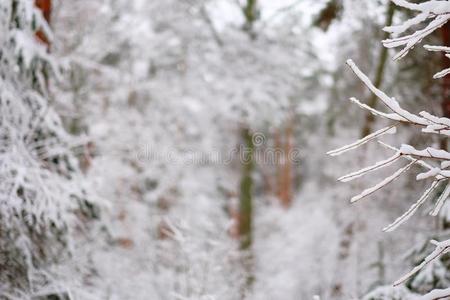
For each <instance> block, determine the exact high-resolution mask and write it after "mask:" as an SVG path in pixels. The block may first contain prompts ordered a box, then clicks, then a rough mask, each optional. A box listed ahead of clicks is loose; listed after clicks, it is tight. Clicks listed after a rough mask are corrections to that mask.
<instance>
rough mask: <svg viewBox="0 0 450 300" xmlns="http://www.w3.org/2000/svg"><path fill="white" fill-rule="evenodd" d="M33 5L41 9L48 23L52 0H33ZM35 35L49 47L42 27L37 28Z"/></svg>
mask: <svg viewBox="0 0 450 300" xmlns="http://www.w3.org/2000/svg"><path fill="white" fill-rule="evenodd" d="M35 5H36V7H37V8H39V9H40V10H41V11H42V15H43V16H44V19H45V20H46V21H47V23H48V24H49V25H50V21H51V15H52V0H35ZM36 37H37V38H38V39H39V40H40V41H41V42H43V43H44V44H46V45H47V48H50V41H49V40H48V38H47V36H46V35H45V34H44V32H43V31H42V29H39V28H38V31H37V32H36Z"/></svg>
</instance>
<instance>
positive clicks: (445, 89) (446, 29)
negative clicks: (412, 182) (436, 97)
mask: <svg viewBox="0 0 450 300" xmlns="http://www.w3.org/2000/svg"><path fill="white" fill-rule="evenodd" d="M441 36H442V43H443V45H444V46H447V47H450V24H449V23H447V24H445V25H444V26H442V28H441ZM447 68H450V59H449V58H448V57H446V56H445V54H443V55H442V69H447ZM441 101H442V102H441V107H442V115H443V116H444V117H446V118H450V75H447V76H445V77H444V78H442V100H441ZM441 148H442V149H444V150H447V149H448V145H447V139H446V138H444V139H442V140H441Z"/></svg>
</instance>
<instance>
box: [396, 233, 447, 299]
mask: <svg viewBox="0 0 450 300" xmlns="http://www.w3.org/2000/svg"><path fill="white" fill-rule="evenodd" d="M431 243H433V244H434V245H435V246H436V248H435V249H434V251H433V252H432V253H431V254H429V255H428V256H427V257H426V258H425V259H424V260H423V262H422V263H421V264H420V265H418V266H416V267H415V268H414V269H412V270H411V271H409V272H408V273H406V274H405V275H403V276H402V277H401V278H400V279H399V280H397V281H396V282H395V283H394V286H398V285H400V284H402V283H404V282H405V281H407V280H408V279H409V278H411V277H412V276H414V274H416V273H417V272H419V271H420V270H422V269H423V268H424V267H425V266H426V265H428V264H429V263H430V262H432V261H433V260H435V259H437V258H439V257H440V256H442V255H444V254H446V253H448V252H450V240H446V241H443V242H437V241H431ZM424 299H436V298H424Z"/></svg>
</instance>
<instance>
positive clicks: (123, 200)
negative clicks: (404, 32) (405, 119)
mask: <svg viewBox="0 0 450 300" xmlns="http://www.w3.org/2000/svg"><path fill="white" fill-rule="evenodd" d="M2 2H4V3H2V4H0V8H4V10H3V12H2V13H1V14H2V15H1V17H0V18H1V19H2V24H3V25H2V26H3V27H2V32H3V33H5V35H4V36H5V37H7V36H8V35H7V34H10V33H11V32H15V34H16V35H14V36H15V40H14V41H15V42H13V43H12V44H10V42H9V40H8V39H5V38H3V39H2V41H1V42H2V46H1V49H2V51H3V52H0V58H2V62H1V65H2V68H3V70H4V71H2V74H3V79H2V80H3V81H2V85H0V87H1V88H2V89H3V91H10V90H11V91H16V90H18V91H19V92H18V94H20V95H25V93H24V91H34V93H37V94H39V95H40V96H39V97H40V98H39V99H44V100H42V101H43V102H42V101H41V102H42V103H46V104H45V105H41V104H42V103H41V102H39V103H41V104H39V105H34V104H33V105H30V104H29V102H30V101H31V100H23V101H24V102H23V103H26V104H24V106H23V107H26V109H24V108H23V107H22V108H14V110H11V111H12V112H11V111H10V110H7V109H6V108H5V107H10V106H11V104H10V103H9V102H7V100H5V99H7V97H8V95H6V94H5V93H6V92H4V94H5V95H3V94H2V95H3V96H2V102H1V103H0V106H1V107H2V115H3V117H2V118H3V119H2V120H3V121H2V122H3V123H2V126H5V127H4V130H5V132H10V131H8V130H9V129H8V130H6V125H5V124H8V123H7V122H8V118H9V117H7V115H8V116H10V115H11V116H12V115H15V116H18V115H20V114H23V115H24V116H26V115H27V114H26V113H25V112H26V111H31V112H32V113H31V114H30V116H31V117H29V119H30V120H31V121H30V124H34V123H33V122H32V121H33V120H34V119H36V120H41V119H42V120H44V119H45V120H47V119H46V118H47V114H48V111H49V110H50V111H51V115H52V116H53V117H52V118H54V119H49V120H48V124H47V123H46V122H47V121H42V122H41V121H37V123H36V124H38V125H37V126H36V127H34V129H36V128H39V130H34V131H33V134H32V135H30V136H31V140H32V141H33V143H34V144H33V145H34V146H33V147H34V148H33V149H34V150H33V151H37V152H33V153H37V156H36V157H37V158H36V159H35V160H34V161H38V162H40V163H38V164H36V165H34V164H31V165H27V164H25V165H24V166H25V167H22V168H18V167H17V170H19V171H20V170H24V173H23V174H28V175H23V178H25V179H24V180H23V182H22V183H20V184H16V185H14V184H12V186H15V190H14V191H16V192H15V194H14V195H16V194H17V195H16V198H17V201H18V202H17V203H25V204H26V205H25V204H23V205H25V206H27V205H28V206H27V207H28V208H26V209H29V210H27V211H26V212H25V213H24V212H23V210H26V209H25V208H22V206H19V207H20V208H19V209H15V210H11V212H10V213H8V214H6V212H9V208H5V214H2V217H1V218H0V223H1V225H0V239H1V240H2V242H0V249H3V253H4V254H3V255H1V254H0V279H1V281H2V283H0V298H1V299H3V298H2V297H4V299H118V300H125V299H135V300H138V299H150V300H159V299H162V300H165V299H182V300H184V299H191V300H197V299H201V300H203V299H204V300H207V299H208V300H210V299H211V300H212V299H224V300H225V299H230V300H236V299H255V300H256V299H261V300H263V299H264V300H265V299H283V300H290V299H292V300H294V299H295V300H297V299H302V300H303V299H313V297H314V296H315V295H317V296H320V297H321V298H320V299H322V300H324V299H325V300H327V299H345V300H348V299H363V297H364V296H365V295H368V294H369V293H371V294H369V295H368V296H366V297H365V298H364V299H368V300H370V299H373V300H376V299H380V300H383V299H410V298H407V297H409V296H408V295H413V294H415V293H424V292H428V291H430V290H432V289H433V288H440V287H447V286H448V285H449V284H450V275H449V274H448V272H447V270H448V267H449V265H448V263H449V262H447V259H446V258H445V256H444V258H443V259H441V260H438V261H437V262H436V263H433V264H431V265H430V266H429V267H428V268H426V269H425V270H424V271H423V272H422V273H419V274H418V275H417V276H415V277H414V278H412V279H411V280H409V281H408V282H407V283H406V284H405V285H404V286H401V287H398V288H395V289H393V288H390V287H385V288H383V286H391V284H392V282H393V281H394V280H395V279H397V278H398V277H399V276H400V275H402V274H403V273H405V272H406V271H408V270H409V269H410V268H411V267H412V266H414V265H415V264H416V263H417V262H420V260H421V259H423V257H424V256H425V255H426V254H427V253H428V252H429V251H430V248H429V247H428V244H427V243H428V240H430V239H432V238H437V237H436V234H438V235H439V236H443V235H446V234H447V229H448V226H449V224H450V214H449V213H450V210H449V209H448V208H447V207H444V209H443V210H442V212H441V215H440V216H439V217H437V218H431V217H429V216H426V213H427V212H428V211H427V210H426V209H425V210H424V211H423V213H419V214H418V215H416V216H414V217H413V218H412V219H411V220H410V221H409V222H408V223H407V224H405V225H404V226H402V227H400V228H399V229H398V230H397V231H395V232H393V233H383V232H382V228H383V227H384V226H386V225H387V224H389V223H391V222H392V221H393V220H395V219H396V217H397V216H398V215H400V214H402V213H403V212H404V211H405V210H407V209H408V207H409V206H410V205H411V204H412V203H414V202H415V201H416V200H417V196H418V195H420V194H419V193H420V191H422V190H423V189H424V187H425V185H424V184H425V183H424V182H416V181H415V174H414V172H411V173H407V175H405V176H403V177H402V178H400V179H398V180H396V181H395V182H394V183H393V184H391V185H390V186H389V187H387V188H386V189H383V190H381V191H379V192H377V193H376V194H374V195H372V196H371V197H370V198H368V199H366V200H364V201H361V203H357V204H355V205H352V206H351V205H350V202H349V199H350V198H351V197H352V196H354V195H356V194H358V193H359V192H360V191H361V190H363V189H365V188H366V187H369V186H372V185H373V184H375V183H377V182H379V181H380V180H381V179H382V178H384V177H383V176H386V175H389V174H390V173H392V169H391V172H389V170H386V171H385V170H383V171H380V172H379V173H377V174H375V175H373V176H371V177H368V178H366V177H362V178H360V179H359V180H357V181H355V182H352V183H347V184H345V183H338V182H337V181H336V179H337V178H338V177H340V176H342V175H344V174H346V173H349V172H351V171H354V170H357V169H359V168H362V167H364V166H367V165H370V164H373V163H375V162H377V161H379V160H382V159H384V158H386V157H388V156H390V155H392V151H391V150H389V149H386V148H384V147H382V146H380V145H379V144H378V143H376V142H373V143H369V144H367V145H365V146H364V147H363V148H362V149H359V150H358V151H356V152H353V153H350V154H346V155H343V156H339V157H337V158H336V157H330V156H327V155H326V152H328V151H329V150H331V149H334V148H338V147H340V146H342V145H345V144H348V143H350V142H352V141H354V140H357V139H359V138H361V137H363V136H364V135H367V134H368V133H370V132H373V131H375V130H378V129H380V128H383V127H385V126H387V124H388V123H387V122H386V121H384V120H383V119H379V118H377V119H375V118H374V117H373V116H372V115H370V114H367V112H366V111H364V110H361V109H360V108H359V107H358V106H356V105H352V104H351V102H350V101H348V99H349V98H350V97H356V98H358V99H360V100H361V101H362V102H364V103H367V104H370V105H372V106H375V107H377V105H378V103H377V99H376V98H375V97H373V96H372V95H371V94H370V92H369V91H368V90H367V89H366V88H365V87H364V86H363V85H362V84H361V82H360V81H359V80H358V79H357V78H356V76H355V75H354V74H353V73H352V72H351V70H350V69H349V68H348V67H347V66H346V65H345V61H346V60H347V59H348V58H352V59H353V60H354V61H355V62H356V63H357V64H358V65H359V67H360V68H361V69H362V70H363V71H364V72H365V73H366V74H367V75H368V76H369V78H371V79H372V80H373V82H374V84H375V85H376V86H377V87H379V88H381V89H383V90H384V91H385V92H386V93H387V94H389V95H392V96H394V97H396V99H397V100H398V101H399V102H400V103H401V104H402V106H403V107H405V108H407V109H409V110H410V111H412V112H419V111H422V110H427V111H429V112H431V113H434V114H436V115H438V116H449V114H450V105H449V103H450V98H449V97H450V93H449V92H448V91H449V85H448V79H446V78H444V79H442V80H433V79H432V77H433V74H434V73H436V72H438V71H439V70H441V69H442V68H446V67H448V63H449V62H447V61H446V60H444V59H443V57H442V55H441V54H439V53H431V54H427V55H425V50H423V49H421V48H417V49H415V50H414V51H412V52H411V53H410V54H409V56H407V57H406V58H404V59H403V60H402V61H401V62H394V61H392V59H391V58H392V56H393V55H394V54H395V53H396V51H397V50H387V49H386V48H384V47H383V46H382V44H381V40H383V39H385V38H387V37H388V35H387V34H386V33H385V32H384V31H383V30H382V28H383V27H385V26H388V25H391V24H398V23H400V22H402V21H404V20H406V19H408V18H410V17H411V16H412V15H411V12H409V11H406V10H404V9H401V8H397V7H396V6H395V5H394V4H392V3H391V2H389V1H387V0H366V1H360V0H280V1H271V0H164V1H162V0H159V1H158V0H150V1H146V0H132V1H130V0H77V1H62V0H52V1H51V0H36V1H31V0H30V1H25V0H10V1H6V0H4V1H2ZM416 2H417V1H416ZM419 2H420V1H419ZM30 14H31V15H30ZM33 14H35V15H33ZM30 16H34V17H30ZM36 24H37V25H36ZM39 24H40V25H39ZM45 24H47V25H45ZM27 26H28V27H27ZM20 31H23V32H25V33H28V34H30V33H31V34H32V35H35V40H36V41H34V42H33V43H34V44H32V43H31V42H30V43H29V42H24V39H22V38H18V37H19V35H17V32H20ZM20 41H22V42H23V43H22V44H21V43H20ZM426 42H427V43H428V44H442V45H446V46H450V27H449V26H447V25H445V26H444V27H442V28H441V29H440V30H438V31H436V32H435V33H433V34H432V35H431V36H430V37H428V40H427V41H426ZM36 44H38V46H36ZM18 45H19V46H20V47H22V48H20V49H21V51H22V52H20V51H15V50H14V49H17V47H18ZM8 47H9V48H8ZM8 49H9V50H8ZM27 49H28V50H27ZM8 51H9V52H8ZM2 53H3V57H2ZM8 53H10V55H9V56H7V54H8ZM5 57H6V58H5ZM8 57H9V58H8ZM7 59H9V60H7ZM8 62H9V65H8ZM11 62H13V65H14V64H17V65H18V66H19V68H16V69H14V68H12V67H11ZM39 62H41V63H39ZM5 74H6V75H5ZM10 74H16V75H10ZM5 78H6V79H5ZM8 78H10V79H8ZM11 78H12V79H11ZM8 80H9V81H8ZM8 82H12V83H11V84H9V83H8ZM446 83H447V84H446ZM8 89H9V90H8ZM11 93H12V92H11ZM14 95H15V94H14ZM5 97H6V98H5ZM16 98H17V97H16ZM16 98H14V97H13V98H12V99H16ZM24 99H28V98H26V97H25V98H24ZM27 101H28V102H27ZM16 103H17V102H16ZM20 103H22V102H20ZM27 103H28V104H27ZM14 105H15V104H14ZM42 107H45V109H44V108H42ZM379 108H380V109H382V108H381V105H380V106H379ZM20 116H21V115H20ZM27 120H28V119H27ZM55 120H56V121H55ZM17 124H22V123H20V122H19V123H17ZM44 124H47V125H45V126H44ZM41 127H42V128H47V129H46V130H44V129H42V128H41ZM8 128H9V127H8ZM11 128H13V127H11ZM27 128H28V127H27ZM31 128H32V129H33V126H31ZM23 130H25V131H27V130H30V129H29V128H28V129H23ZM419 133H420V131H419V130H414V129H413V128H408V127H406V128H402V129H400V130H399V132H398V135H396V136H395V137H394V136H385V137H383V140H385V141H388V142H390V143H391V144H393V145H396V146H400V144H401V143H402V142H404V143H409V144H412V145H416V146H417V147H419V148H421V147H422V146H425V145H430V144H431V145H433V144H436V145H441V146H443V147H446V142H447V141H446V140H439V139H438V138H437V137H435V136H432V135H430V136H426V137H424V136H421V135H419ZM8 139H9V138H8ZM400 140H401V141H402V142H400ZM5 141H6V139H5ZM5 143H6V142H5ZM5 145H6V144H5ZM27 145H28V144H27ZM5 147H6V146H5ZM8 147H9V146H8ZM11 147H12V146H11ZM27 147H28V146H27ZM8 149H16V150H11V151H12V152H8V153H13V154H11V155H12V156H11V157H9V158H8V159H9V160H8V161H16V160H17V159H19V158H21V157H27V156H25V154H24V155H23V156H21V155H22V154H21V152H20V149H21V148H20V147H18V146H17V147H16V148H14V147H12V148H8ZM17 149H19V150H17ZM7 151H10V150H7ZM14 151H19V152H14ZM5 153H6V152H5ZM17 153H19V154H17ZM2 159H5V160H6V158H5V156H2ZM24 159H25V158H24ZM21 161H26V160H21ZM42 162H43V163H42ZM17 164H18V165H20V164H21V163H17ZM5 165H6V163H2V168H3V170H5V168H6V167H4V166H5ZM31 168H35V169H33V170H42V169H45V170H46V172H48V171H49V170H50V171H51V172H52V174H54V175H52V176H56V177H50V175H48V174H47V173H45V174H47V175H45V176H44V175H42V176H43V177H42V176H41V175H39V176H41V177H42V178H44V179H45V180H47V179H48V178H52V179H51V180H52V181H51V182H50V181H49V183H46V182H47V181H45V180H44V181H39V180H41V179H40V178H41V177H32V178H31V179H27V178H28V177H26V176H31V174H35V173H32V171H31V170H32V169H31ZM12 169H13V168H12V167H11V170H12ZM8 170H10V169H8ZM19 171H15V172H13V171H11V172H12V173H8V174H9V175H8V176H6V175H2V176H6V177H7V178H10V179H11V178H13V179H14V178H15V179H14V180H16V179H17V178H18V174H19V175H20V174H22V173H21V172H19ZM8 172H9V171H8ZM33 172H34V171H33ZM11 174H12V175H11ZM36 174H37V173H36ZM39 174H41V173H39ZM55 174H56V175H55ZM33 176H34V175H33ZM6 177H5V178H6ZM33 178H34V179H33ZM36 178H37V179H36ZM38 179H39V180H38ZM3 180H7V179H3ZM14 180H13V181H14ZM33 180H36V181H33ZM49 180H50V179H49ZM4 182H6V181H4ZM15 182H16V181H15ZM30 182H31V183H33V182H34V183H36V185H37V186H40V188H42V187H48V189H47V190H46V189H45V188H42V191H41V190H39V189H38V190H36V191H34V190H32V189H31V188H30V189H31V190H32V192H29V193H27V184H30ZM5 184H6V183H5ZM52 187H54V189H52ZM7 190H8V191H9V185H8V189H6V187H5V186H4V189H2V190H1V191H2V193H3V194H6V193H7V192H6V191H7ZM41 192H42V195H45V197H44V196H42V197H43V198H42V200H39V195H41V194H40V193H41ZM48 195H52V196H48ZM30 199H31V200H30ZM61 199H70V201H69V200H67V201H66V200H64V201H63V202H64V204H57V203H60V202H58V201H62V200H61ZM27 201H28V202H27ZM66 202H67V203H66ZM5 203H6V202H5ZM8 203H13V202H11V201H9V202H7V204H6V206H5V207H8V205H12V204H8ZM14 203H16V202H14ZM27 203H28V204H27ZM42 203H45V204H42ZM2 205H3V204H2ZM18 205H19V204H18ZM20 205H22V204H20ZM43 205H44V206H45V205H47V206H48V207H47V206H45V207H43V208H42V206H43ZM55 207H57V209H55ZM449 208H450V207H449ZM46 214H49V215H51V216H50V217H48V218H47V217H46ZM11 220H15V221H11ZM55 220H56V221H55ZM11 224H13V225H11ZM2 273H3V274H2ZM373 291H375V292H373Z"/></svg>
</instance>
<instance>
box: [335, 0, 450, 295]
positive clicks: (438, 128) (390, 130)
mask: <svg viewBox="0 0 450 300" xmlns="http://www.w3.org/2000/svg"><path fill="white" fill-rule="evenodd" d="M392 1H393V2H394V3H395V4H396V5H398V6H401V7H403V8H406V9H409V10H411V11H414V12H416V13H418V14H417V15H416V16H415V17H413V18H411V19H409V20H407V21H405V22H404V23H403V24H401V25H397V26H390V27H386V28H385V30H386V31H388V32H390V33H392V34H393V36H394V37H393V38H391V39H387V40H384V41H383V44H384V46H385V47H388V48H395V47H403V49H402V50H401V51H400V52H399V53H398V54H397V55H396V56H395V59H401V58H403V57H404V56H405V55H407V54H408V52H409V51H410V50H411V49H412V48H413V47H414V46H416V45H417V44H418V43H420V42H421V41H422V39H424V38H425V37H427V36H428V35H430V34H431V33H432V32H434V31H435V30H436V29H438V28H440V27H441V26H443V25H444V24H446V23H447V21H448V20H449V19H450V2H449V1H426V2H424V3H420V4H415V3H410V2H408V1H404V0H392ZM422 22H427V25H426V26H425V27H424V28H423V29H416V28H417V27H418V26H419V25H420V24H421V23H422ZM412 27H414V28H415V29H416V30H415V31H414V32H413V33H412V34H408V35H404V36H401V34H403V33H404V32H405V31H407V30H409V29H411V28H412ZM425 49H427V50H429V51H444V52H445V53H449V52H450V49H449V48H448V47H441V46H428V45H426V46H425ZM446 56H447V57H449V56H448V54H447V55H446ZM347 64H348V65H349V66H350V68H351V69H352V71H353V72H354V73H355V74H356V75H357V77H358V78H359V79H360V80H361V81H362V82H363V83H364V84H365V85H366V86H367V88H368V89H369V90H370V91H371V92H372V93H374V94H375V95H376V96H377V97H378V99H379V100H380V101H381V102H382V103H383V104H384V105H385V106H386V107H387V108H388V110H389V111H390V112H389V113H386V112H383V111H381V110H378V109H376V108H374V107H370V106H368V105H366V104H364V103H362V102H360V101H359V100H358V99H356V98H351V101H352V102H353V103H355V104H357V105H358V106H360V107H361V108H363V109H365V110H368V111H370V112H371V113H372V114H374V115H376V116H379V117H381V118H384V119H387V120H389V121H391V123H392V124H390V125H389V126H387V127H385V128H382V129H379V130H377V131H375V132H374V133H372V134H369V135H368V136H366V137H364V138H363V139H361V140H358V141H356V142H355V143H352V144H350V145H347V146H344V147H342V148H340V149H337V150H334V151H330V152H329V154H330V155H332V156H335V155H339V154H342V153H344V152H347V151H349V150H352V149H355V148H358V147H359V146H361V145H364V144H365V143H367V142H369V141H372V140H375V139H377V138H378V137H380V136H382V135H385V134H394V133H395V132H396V127H397V126H399V125H401V124H410V125H415V126H418V127H421V128H422V133H424V134H429V133H432V134H437V135H440V136H442V137H443V138H445V139H447V138H448V136H450V130H449V129H450V119H448V118H441V117H438V116H435V115H432V114H430V113H428V112H425V111H423V112H420V113H419V114H415V113H411V112H409V111H407V110H405V109H403V108H402V107H401V106H400V103H399V102H397V100H396V99H395V98H393V97H390V96H388V95H387V94H386V93H384V92H383V91H381V90H380V89H378V88H377V87H376V86H375V85H374V84H373V83H372V82H371V81H370V79H369V78H368V77H367V76H366V75H365V74H364V73H363V72H362V71H361V70H360V69H359V68H358V66H357V65H356V64H355V63H354V62H353V61H352V60H349V61H348V62H347ZM449 73H450V70H448V69H445V70H443V71H441V72H439V73H437V74H436V75H435V76H434V78H441V77H444V76H446V75H447V74H449ZM380 143H381V144H382V145H383V146H384V147H386V148H388V149H391V150H392V151H393V153H394V154H393V155H392V156H391V157H389V158H387V159H385V160H383V161H380V162H377V163H375V164H374V165H371V166H368V167H366V168H363V169H361V170H358V171H355V172H353V173H350V174H348V175H345V176H342V177H341V178H340V179H339V180H340V181H343V182H348V181H351V180H353V179H356V178H359V177H361V176H363V175H366V174H368V173H371V172H373V171H376V170H379V169H381V168H385V167H388V166H391V165H393V164H394V163H396V162H398V161H400V160H402V159H404V160H406V161H407V163H406V164H404V165H403V166H402V167H401V168H399V169H397V170H396V171H395V172H394V173H392V175H390V176H388V177H386V178H384V179H383V180H381V181H380V182H379V183H378V184H376V185H374V186H373V187H371V188H368V189H366V190H364V191H363V192H361V193H360V194H358V195H356V196H354V197H353V198H352V199H351V201H352V202H356V201H359V200H361V199H363V198H365V197H367V196H369V195H371V194H373V193H375V192H376V191H378V190H380V189H381V188H383V187H384V186H386V185H387V184H389V183H391V182H393V181H394V180H396V179H397V178H398V177H400V176H401V175H402V174H404V173H405V172H406V171H408V170H409V169H411V168H412V166H413V165H418V166H420V167H421V168H423V169H424V172H422V173H420V174H418V175H417V180H430V181H431V183H430V185H429V187H428V188H427V189H426V190H425V191H424V193H423V194H422V195H421V196H420V197H419V199H418V200H417V201H416V202H415V203H414V204H413V205H412V206H411V207H410V208H409V209H408V210H407V211H406V212H405V213H404V214H403V215H401V216H400V217H398V218H397V219H396V220H395V221H394V222H393V223H392V224H390V225H388V226H386V227H385V228H384V231H386V232H390V231H393V230H395V229H397V228H398V227H399V226H400V225H401V224H403V223H404V222H405V221H407V220H408V219H409V218H410V217H411V216H412V215H413V214H414V213H415V212H416V211H417V210H418V209H419V208H420V207H421V206H422V205H423V204H424V203H425V202H426V201H427V200H428V199H430V198H431V196H432V195H433V194H435V193H437V192H438V188H440V187H443V189H442V192H441V193H440V194H439V195H438V197H437V200H436V203H435V206H434V208H433V209H432V210H431V212H430V215H432V216H437V215H438V213H439V211H440V210H441V208H442V207H443V206H444V204H445V201H446V200H447V198H448V196H449V195H450V183H449V178H450V171H449V170H448V168H449V166H450V162H449V161H450V153H449V152H447V151H446V150H444V149H437V148H433V147H427V148H426V149H423V150H420V149H416V148H415V147H413V146H411V145H405V144H404V145H400V146H397V147H394V146H391V145H387V144H385V143H382V142H380ZM432 243H433V244H434V245H435V250H434V251H432V252H431V253H430V254H429V255H428V256H426V257H425V258H424V259H423V260H422V262H421V263H420V264H419V265H418V266H417V267H415V268H414V269H413V270H412V271H411V272H409V273H407V274H406V275H405V276H403V277H402V278H401V279H399V280H398V281H397V282H396V283H395V285H400V284H402V283H404V282H405V281H407V280H408V279H409V278H410V277H412V276H414V275H415V274H416V273H418V272H419V271H421V270H423V269H424V268H426V267H427V266H429V265H430V264H431V263H434V261H435V260H436V259H437V258H439V257H440V256H442V255H443V254H445V253H448V252H449V251H450V240H445V241H442V242H437V241H433V242H432ZM423 276H426V273H424V274H423ZM415 279H416V280H421V278H420V277H416V278H415ZM421 281H422V282H423V278H422V280H421ZM390 295H391V298H393V299H396V298H395V297H394V296H392V295H393V294H390ZM449 295H450V290H435V291H432V292H430V293H429V294H428V295H427V296H424V299H437V298H439V297H441V298H444V297H448V296H449ZM372 298H373V297H372ZM372 298H370V297H369V298H368V299H372ZM397 298H398V297H397ZM373 299H377V298H376V297H375V298H373ZM383 299H385V298H383ZM401 299H403V298H401ZM439 299H440V298H439Z"/></svg>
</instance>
